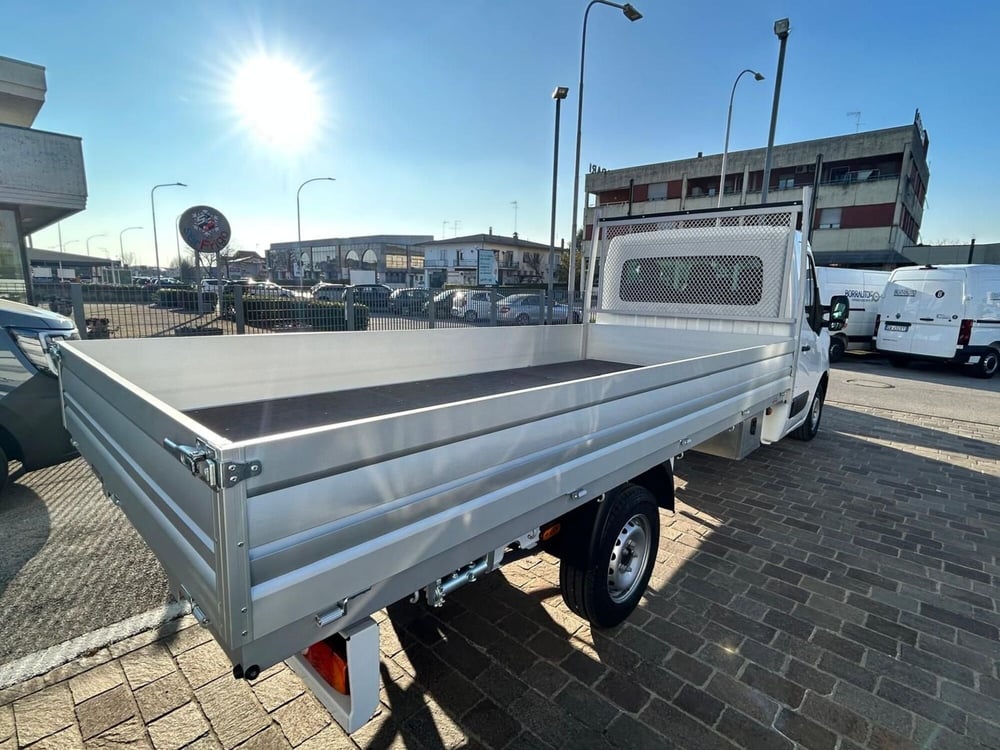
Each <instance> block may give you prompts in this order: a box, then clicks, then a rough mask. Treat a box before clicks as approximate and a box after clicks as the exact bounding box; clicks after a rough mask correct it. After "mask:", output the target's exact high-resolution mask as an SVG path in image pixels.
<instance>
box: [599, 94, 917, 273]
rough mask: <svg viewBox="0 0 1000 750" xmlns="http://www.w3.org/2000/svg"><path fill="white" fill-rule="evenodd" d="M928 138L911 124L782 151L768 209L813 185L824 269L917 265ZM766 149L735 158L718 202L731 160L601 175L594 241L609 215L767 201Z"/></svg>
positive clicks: (703, 159)
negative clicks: (914, 254) (911, 248)
mask: <svg viewBox="0 0 1000 750" xmlns="http://www.w3.org/2000/svg"><path fill="white" fill-rule="evenodd" d="M928 146H929V138H928V136H927V131H926V130H924V128H923V125H922V124H921V121H920V113H919V112H917V113H916V115H915V117H914V121H913V123H912V124H910V125H904V126H902V127H897V128H887V129H884V130H873V131H869V132H864V133H854V134H851V135H842V136H836V137H833V138H820V139H818V140H813V141H802V142H799V143H788V144H784V145H776V146H775V147H774V150H773V152H772V157H771V164H772V167H771V178H770V183H769V186H768V196H767V199H768V202H779V201H784V200H799V199H801V197H802V188H803V187H805V186H810V187H813V188H814V190H813V205H812V207H811V208H812V213H811V215H812V222H813V224H812V227H811V244H812V249H813V252H814V253H815V256H816V261H817V263H818V264H819V265H831V264H836V265H842V266H849V267H856V268H894V267H896V266H897V265H910V264H911V263H912V261H910V260H908V259H907V258H906V257H905V256H904V255H903V254H902V249H903V247H905V246H908V245H916V244H917V243H918V239H919V235H920V223H921V221H922V219H923V212H924V206H925V203H926V198H927V184H928V182H929V181H930V172H929V170H928V167H927V149H928ZM764 156H765V149H763V148H758V149H750V150H747V151H733V152H730V153H729V155H728V156H727V158H726V175H725V178H724V179H723V180H722V187H723V194H722V197H721V201H720V199H719V184H720V176H721V170H722V154H721V153H720V154H713V155H709V156H703V155H702V154H700V153H699V154H698V156H697V157H695V158H693V159H680V160H678V161H670V162H662V163H660V164H646V165H643V166H638V167H626V168H622V169H609V170H602V171H596V172H592V173H591V174H588V175H587V177H586V191H587V196H588V199H589V200H588V208H587V210H586V213H585V215H584V221H585V232H586V239H588V240H589V239H590V237H591V232H592V227H593V222H594V214H595V211H596V210H598V209H599V210H600V213H601V217H602V218H608V217H618V216H630V215H631V216H641V215H643V214H656V213H664V212H669V211H691V210H698V209H708V208H715V207H716V206H717V205H720V204H721V206H723V207H726V206H734V207H735V206H747V205H754V204H757V203H760V201H761V193H762V191H761V188H762V186H763V181H764Z"/></svg>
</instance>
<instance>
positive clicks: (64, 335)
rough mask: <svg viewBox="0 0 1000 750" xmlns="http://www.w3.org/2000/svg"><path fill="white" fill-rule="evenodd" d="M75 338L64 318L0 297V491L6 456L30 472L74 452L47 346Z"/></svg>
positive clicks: (72, 328) (49, 348)
mask: <svg viewBox="0 0 1000 750" xmlns="http://www.w3.org/2000/svg"><path fill="white" fill-rule="evenodd" d="M78 338H80V335H79V333H78V332H77V330H76V326H75V325H74V324H73V321H72V320H70V319H69V318H67V317H64V316H62V315H59V314H57V313H54V312H50V311H48V310H43V309H42V308H38V307H31V306H29V305H22V304H21V303H19V302H11V301H10V300H5V299H0V490H2V489H3V487H4V485H6V484H7V479H8V476H9V472H8V463H7V462H8V461H14V460H16V461H20V462H21V467H22V469H23V470H24V471H34V470H35V469H42V468H45V467H46V466H53V465H54V464H58V463H62V462H63V461H66V460H68V459H71V458H73V457H74V456H75V455H76V451H75V450H74V448H73V446H72V445H71V444H70V441H69V434H68V433H67V432H66V430H65V428H64V427H63V418H62V401H61V398H60V395H59V380H58V378H57V377H56V375H55V368H54V365H53V362H52V360H51V345H52V344H53V342H56V341H59V340H60V339H78Z"/></svg>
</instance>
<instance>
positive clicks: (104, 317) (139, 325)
mask: <svg viewBox="0 0 1000 750" xmlns="http://www.w3.org/2000/svg"><path fill="white" fill-rule="evenodd" d="M34 296H35V300H36V304H38V305H40V306H42V307H48V308H49V309H51V310H52V311H54V312H58V313H61V314H63V315H67V316H69V317H72V318H73V319H74V320H75V322H76V325H77V328H78V329H79V330H80V334H81V336H84V337H86V338H145V337H157V336H211V335H235V334H248V333H251V334H253V333H282V332H289V331H377V330H383V331H384V330H419V329H424V328H437V327H461V326H491V325H492V326H500V325H541V324H545V323H546V322H547V321H548V320H550V319H551V322H552V323H553V324H564V323H567V322H573V323H578V322H580V321H581V319H582V311H581V309H580V307H579V305H576V306H574V307H573V308H570V307H569V306H567V305H566V304H565V303H564V302H557V301H553V302H552V304H551V305H549V302H548V299H547V296H546V293H545V290H544V289H537V288H526V287H523V286H522V287H494V288H488V289H487V288H462V289H444V290H425V289H397V290H393V289H391V288H389V287H386V286H382V285H377V284H365V285H358V286H341V285H336V284H321V285H317V286H316V287H313V288H301V287H284V286H280V285H278V284H273V283H269V282H265V283H259V284H252V285H240V284H234V285H230V286H226V287H225V288H224V289H223V291H222V292H221V294H220V293H218V292H216V291H204V290H202V289H198V288H194V287H163V288H156V287H154V286H145V287H130V286H120V285H101V284H79V283H66V284H36V285H35V287H34ZM550 307H551V311H550ZM550 314H551V318H550Z"/></svg>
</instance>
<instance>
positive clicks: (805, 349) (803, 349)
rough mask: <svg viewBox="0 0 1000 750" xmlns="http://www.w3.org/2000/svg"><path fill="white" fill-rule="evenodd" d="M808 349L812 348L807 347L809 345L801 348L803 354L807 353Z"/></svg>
mask: <svg viewBox="0 0 1000 750" xmlns="http://www.w3.org/2000/svg"><path fill="white" fill-rule="evenodd" d="M810 349H812V347H811V346H809V344H806V345H805V346H803V347H802V351H804V352H807V351H809V350H810Z"/></svg>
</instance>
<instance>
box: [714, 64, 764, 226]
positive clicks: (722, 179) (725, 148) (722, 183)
mask: <svg viewBox="0 0 1000 750" xmlns="http://www.w3.org/2000/svg"><path fill="white" fill-rule="evenodd" d="M744 73H753V77H754V80H755V81H763V80H764V76H762V75H761V74H760V73H758V72H757V71H756V70H750V68H746V69H745V70H743V71H742V72H741V73H740V74H739V75H738V76H736V80H735V81H733V91H732V93H731V94H729V115H728V116H727V117H726V145H725V146H723V147H722V174H720V175H719V201H718V203H716V204H715V205H716V206H721V205H722V191H723V188H724V187H725V185H726V157H727V156H729V127H730V126H731V125H732V124H733V97H735V96H736V84H737V83H739V82H740V79H741V78H742V77H743V75H744Z"/></svg>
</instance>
